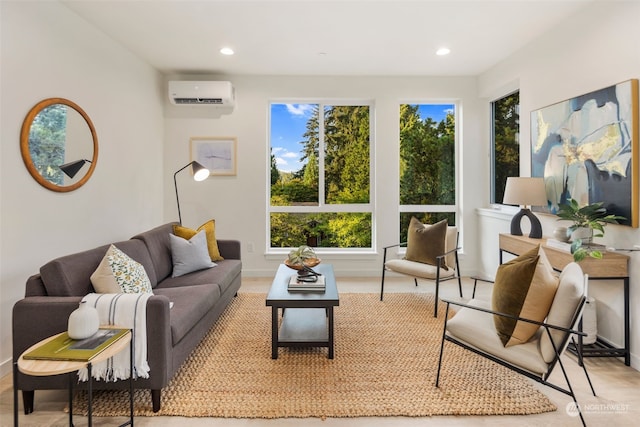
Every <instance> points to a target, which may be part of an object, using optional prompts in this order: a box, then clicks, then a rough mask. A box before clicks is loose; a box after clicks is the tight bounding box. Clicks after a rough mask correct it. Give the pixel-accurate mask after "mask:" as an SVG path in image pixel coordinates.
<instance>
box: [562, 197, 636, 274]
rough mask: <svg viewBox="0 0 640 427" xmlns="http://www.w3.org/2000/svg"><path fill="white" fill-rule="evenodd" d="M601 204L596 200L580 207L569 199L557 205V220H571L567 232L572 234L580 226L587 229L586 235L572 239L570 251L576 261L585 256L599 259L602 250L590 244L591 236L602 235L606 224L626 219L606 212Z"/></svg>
mask: <svg viewBox="0 0 640 427" xmlns="http://www.w3.org/2000/svg"><path fill="white" fill-rule="evenodd" d="M602 205H603V202H597V203H591V204H589V205H586V206H583V207H580V205H579V204H578V202H577V201H576V200H574V199H569V200H568V201H567V203H563V204H561V205H560V207H559V210H558V213H557V215H558V217H559V220H563V219H564V220H567V221H572V222H573V224H572V225H571V226H570V227H568V228H567V234H572V233H574V232H575V231H576V230H578V229H582V228H584V229H587V230H588V233H587V236H588V237H587V236H585V237H586V238H585V237H577V238H574V239H572V242H571V253H572V254H573V259H574V260H575V261H576V262H579V261H582V260H583V259H585V258H586V257H587V256H590V257H592V258H596V259H601V258H602V252H601V251H600V250H599V249H597V248H595V247H592V246H591V243H592V241H591V239H593V237H603V236H604V227H605V226H606V225H607V224H618V220H625V219H626V218H625V217H623V216H619V215H613V214H608V213H607V209H606V208H604V207H603V206H602ZM583 236H584V235H583ZM587 240H588V241H587Z"/></svg>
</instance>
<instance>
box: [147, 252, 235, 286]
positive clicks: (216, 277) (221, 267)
mask: <svg viewBox="0 0 640 427" xmlns="http://www.w3.org/2000/svg"><path fill="white" fill-rule="evenodd" d="M217 264H218V265H217V266H216V268H208V269H206V270H200V271H194V272H193V273H189V274H185V275H184V276H179V277H167V278H166V279H164V280H163V281H162V282H160V283H158V286H157V287H156V288H154V292H156V290H157V289H166V288H176V287H177V288H180V287H183V286H191V285H193V284H202V283H212V284H217V285H218V286H219V287H220V292H221V293H224V292H225V291H226V289H227V288H228V287H229V286H230V285H231V284H232V283H233V280H234V279H235V278H236V277H238V275H239V274H240V271H241V270H242V261H240V260H237V259H225V260H223V261H218V262H217Z"/></svg>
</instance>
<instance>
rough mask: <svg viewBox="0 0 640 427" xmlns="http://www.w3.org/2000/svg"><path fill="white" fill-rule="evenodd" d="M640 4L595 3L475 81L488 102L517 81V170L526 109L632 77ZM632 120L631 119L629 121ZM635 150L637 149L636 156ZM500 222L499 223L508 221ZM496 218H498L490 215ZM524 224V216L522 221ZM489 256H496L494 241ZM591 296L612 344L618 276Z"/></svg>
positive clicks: (634, 280)
mask: <svg viewBox="0 0 640 427" xmlns="http://www.w3.org/2000/svg"><path fill="white" fill-rule="evenodd" d="M639 18H640V3H637V2H606V3H604V2H598V3H596V4H593V5H592V6H590V7H589V8H588V9H586V10H585V11H583V12H581V13H579V14H578V15H576V16H575V17H574V18H573V19H568V20H566V22H565V23H564V24H563V25H562V26H560V27H558V28H556V29H554V30H553V31H550V32H548V33H547V34H545V36H544V37H542V38H540V39H538V40H537V41H535V42H534V43H531V44H530V45H529V46H527V47H526V48H524V49H522V50H520V51H519V52H517V53H516V54H514V55H512V56H511V57H510V58H509V59H508V60H506V61H504V62H503V63H501V64H499V65H497V66H496V67H494V68H493V69H492V70H490V71H488V72H486V73H484V74H483V75H481V76H479V78H478V88H479V92H480V96H481V97H485V98H487V99H488V100H489V99H494V98H495V97H496V96H500V95H504V94H506V92H504V93H500V91H501V90H503V89H502V88H503V87H504V85H505V84H506V83H507V82H513V81H519V87H520V131H521V133H520V137H521V141H522V143H521V147H522V151H521V173H522V174H524V175H525V176H528V175H529V174H530V161H531V160H530V159H531V156H530V147H531V146H530V117H529V114H530V112H531V111H532V110H536V109H538V108H541V107H544V106H546V105H549V104H553V103H555V102H558V101H562V100H565V99H568V98H572V97H574V96H577V95H580V94H584V93H588V92H591V91H593V90H597V89H601V88H604V87H607V86H611V85H614V84H616V83H619V82H622V81H625V80H628V79H631V78H635V79H637V78H640V44H638V40H640V27H639V26H638V25H637V24H638V19H639ZM637 119H638V118H637ZM636 155H637V154H636ZM509 220H510V219H508V220H502V222H504V221H509ZM541 221H542V225H543V230H544V234H545V235H551V233H552V231H553V229H554V228H555V227H556V226H557V225H558V224H557V223H556V217H555V216H549V215H546V216H545V215H541ZM498 222H500V220H498ZM525 222H526V221H525ZM480 229H482V230H483V233H484V234H485V235H495V234H496V233H498V232H505V231H507V232H508V227H505V226H504V225H503V224H496V215H491V213H490V212H489V211H487V212H484V213H483V215H482V217H481V220H480ZM605 234H606V235H605V237H604V238H603V239H601V241H602V243H604V244H607V245H613V246H617V247H632V246H633V245H634V244H639V243H640V230H639V229H633V228H629V227H623V226H615V225H614V226H608V227H607V229H606V233H605ZM493 244H494V245H495V247H494V248H490V249H489V250H490V251H491V253H492V254H493V253H496V254H497V240H496V241H495V242H493ZM638 254H640V253H637V252H636V253H633V254H630V257H631V261H630V264H629V266H630V274H631V301H630V305H631V334H632V336H631V352H632V356H633V360H632V366H634V367H635V368H636V369H637V368H638V367H640V314H639V313H638V310H637V308H638V307H640V292H639V289H638V286H640V282H639V280H640V279H639V277H638V274H639V272H640V255H638ZM496 267H497V255H496V258H495V259H494V258H492V257H489V258H486V259H484V260H483V261H482V264H481V266H480V268H481V269H482V270H483V271H485V272H486V273H488V274H490V275H492V274H494V272H495V268H496ZM589 290H590V294H591V295H592V296H594V297H595V298H596V299H597V300H598V301H597V308H598V329H599V334H600V335H601V336H603V337H604V338H606V339H608V340H610V341H611V342H613V343H615V344H616V345H621V343H622V341H623V335H622V325H623V317H622V316H623V311H622V307H623V305H622V304H623V303H622V301H623V298H622V297H623V295H622V285H621V283H620V281H606V282H605V281H593V280H592V281H591V282H590V287H589Z"/></svg>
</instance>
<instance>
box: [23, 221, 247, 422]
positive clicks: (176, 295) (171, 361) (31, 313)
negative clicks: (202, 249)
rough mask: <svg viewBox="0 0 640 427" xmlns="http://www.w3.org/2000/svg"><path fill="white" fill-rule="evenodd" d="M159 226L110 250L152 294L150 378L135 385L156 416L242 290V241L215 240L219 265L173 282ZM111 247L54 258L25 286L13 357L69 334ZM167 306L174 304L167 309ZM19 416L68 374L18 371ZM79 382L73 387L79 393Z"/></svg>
mask: <svg viewBox="0 0 640 427" xmlns="http://www.w3.org/2000/svg"><path fill="white" fill-rule="evenodd" d="M173 224H174V223H169V224H164V225H161V226H159V227H156V228H154V229H152V230H149V231H146V232H144V233H141V234H138V235H136V236H134V237H132V238H131V239H130V240H125V241H122V242H115V243H114V245H115V246H116V247H117V248H118V249H120V250H122V251H123V252H124V253H126V254H127V255H128V256H129V257H131V258H133V259H134V260H136V261H138V262H139V263H141V264H142V265H143V266H144V268H145V270H146V272H147V275H148V276H149V280H150V281H151V285H152V287H153V293H154V295H153V296H152V297H151V298H149V300H148V303H147V351H148V362H149V366H150V368H151V370H150V373H149V378H147V379H137V380H135V381H134V384H135V385H134V387H135V388H139V389H150V390H151V398H152V404H153V410H154V412H157V411H158V410H160V405H161V390H162V388H163V387H165V386H166V385H167V384H168V383H169V381H170V380H171V378H172V377H173V375H174V374H175V373H176V372H177V371H178V369H179V368H180V366H181V365H182V363H183V362H184V361H185V360H186V359H187V357H188V356H189V355H190V354H191V352H192V350H193V349H194V348H195V347H196V346H197V345H198V344H199V343H200V341H201V340H202V338H203V337H204V336H205V335H206V333H207V331H208V330H209V329H210V328H211V326H212V325H213V324H214V323H215V321H216V320H217V319H218V317H220V315H221V314H222V312H223V311H224V309H225V308H226V306H227V305H228V304H229V302H230V301H231V300H232V299H233V297H234V296H235V295H237V291H238V289H239V288H240V284H241V269H242V262H241V261H240V242H239V241H237V240H218V248H219V250H220V254H221V255H222V256H223V257H224V260H223V261H216V264H218V265H217V266H216V267H214V268H210V269H206V270H200V271H195V272H192V273H188V274H186V275H184V276H180V277H171V272H172V269H173V263H172V258H171V245H170V241H169V233H172V227H173ZM108 248H109V245H105V246H100V247H98V248H94V249H91V250H87V251H84V252H80V253H76V254H73V255H67V256H63V257H61V258H57V259H54V260H52V261H50V262H48V263H46V264H45V265H43V266H42V267H41V268H40V273H39V274H35V275H33V276H31V277H29V279H28V280H27V284H26V292H25V298H24V299H22V300H20V301H18V302H17V303H16V304H15V305H14V307H13V325H12V328H13V359H14V360H17V359H18V357H19V356H20V354H22V352H24V350H26V349H27V348H29V347H30V346H32V345H33V344H35V343H37V342H38V341H40V340H42V339H44V338H47V337H49V336H51V335H54V334H57V333H60V332H64V331H66V330H67V320H68V318H69V314H71V312H72V311H73V310H75V309H76V308H77V307H78V303H79V301H80V300H81V299H82V297H83V296H84V295H86V294H88V293H91V292H94V289H93V286H92V285H91V281H90V276H91V274H92V273H93V272H94V271H95V269H96V268H97V267H98V264H99V263H100V261H101V260H102V258H103V257H104V255H105V253H106V251H107V249H108ZM170 302H172V303H173V306H172V307H171V308H170V304H169V303H170ZM17 380H18V381H17V385H18V386H17V388H18V390H22V396H23V402H24V410H25V413H26V414H28V413H30V412H32V411H33V407H34V391H35V390H44V389H66V388H67V387H68V385H69V380H68V377H67V376H66V375H58V376H52V377H33V376H28V375H24V374H22V373H20V374H19V375H18V378H17ZM82 386H83V384H80V385H79V387H82ZM94 386H95V387H96V388H103V389H107V388H108V389H125V388H127V387H128V381H117V382H102V381H94Z"/></svg>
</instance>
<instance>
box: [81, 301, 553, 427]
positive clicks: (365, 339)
mask: <svg viewBox="0 0 640 427" xmlns="http://www.w3.org/2000/svg"><path fill="white" fill-rule="evenodd" d="M440 306H441V307H443V306H444V304H441V305H440ZM443 308H444V307H443ZM432 313H433V295H430V294H411V293H401V294H400V293H399V294H393V293H391V294H386V295H385V297H384V302H381V301H380V298H379V295H376V294H357V293H354V294H342V295H340V306H339V307H336V309H335V359H333V360H329V359H327V349H326V348H324V349H321V348H311V349H288V348H281V349H280V350H279V357H278V359H277V360H272V359H271V307H266V306H265V295H264V294H257V293H240V294H239V295H238V297H237V298H235V300H234V301H233V302H232V303H231V304H230V305H229V307H228V308H227V310H226V311H225V313H224V314H223V316H222V317H221V318H220V319H219V321H218V322H217V323H216V324H215V326H214V327H213V328H212V329H211V330H210V331H209V334H208V335H207V337H206V338H205V339H204V340H203V342H202V343H201V345H200V346H199V347H198V348H197V349H196V350H194V352H193V354H192V355H191V357H190V358H189V359H188V360H187V362H185V364H184V365H183V367H182V368H181V370H180V371H179V372H178V373H177V374H176V376H175V377H174V379H173V380H172V381H171V383H170V384H169V385H168V386H167V387H166V388H164V389H163V390H162V408H161V410H160V412H158V413H153V411H152V409H151V399H150V394H149V391H147V390H137V391H136V394H135V414H136V416H156V415H173V416H187V417H231V418H284V417H320V418H324V417H365V416H410V417H417V416H432V415H498V414H534V413H542V412H549V411H554V410H556V409H557V408H556V407H555V405H554V404H553V403H551V402H550V401H549V399H548V398H547V397H546V396H544V395H543V394H542V393H540V392H539V391H537V390H536V389H535V388H534V387H533V385H532V384H530V383H529V382H528V381H527V380H526V379H524V378H522V377H521V376H518V375H516V374H514V373H513V372H511V371H509V370H507V369H506V368H503V367H501V366H499V365H496V364H494V363H492V362H490V361H488V360H486V359H483V358H481V357H479V356H477V355H475V354H473V353H471V352H469V351H465V350H463V349H461V348H459V347H458V346H454V345H451V344H449V343H447V344H445V354H444V360H443V368H442V374H441V380H440V388H436V387H435V386H434V383H435V376H436V369H437V364H438V354H439V347H440V340H441V335H442V326H443V316H444V310H442V311H441V312H440V313H439V315H438V318H437V319H436V318H433V314H432ZM76 399H77V401H76V402H75V403H74V409H75V408H79V409H80V410H81V407H79V406H78V405H82V406H85V405H84V404H85V402H84V401H83V400H84V398H83V397H82V395H79V397H77V398H76ZM93 404H94V407H93V414H94V415H96V416H116V415H127V414H128V412H127V411H128V394H127V393H126V392H121V391H101V392H97V393H95V396H94V401H93Z"/></svg>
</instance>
